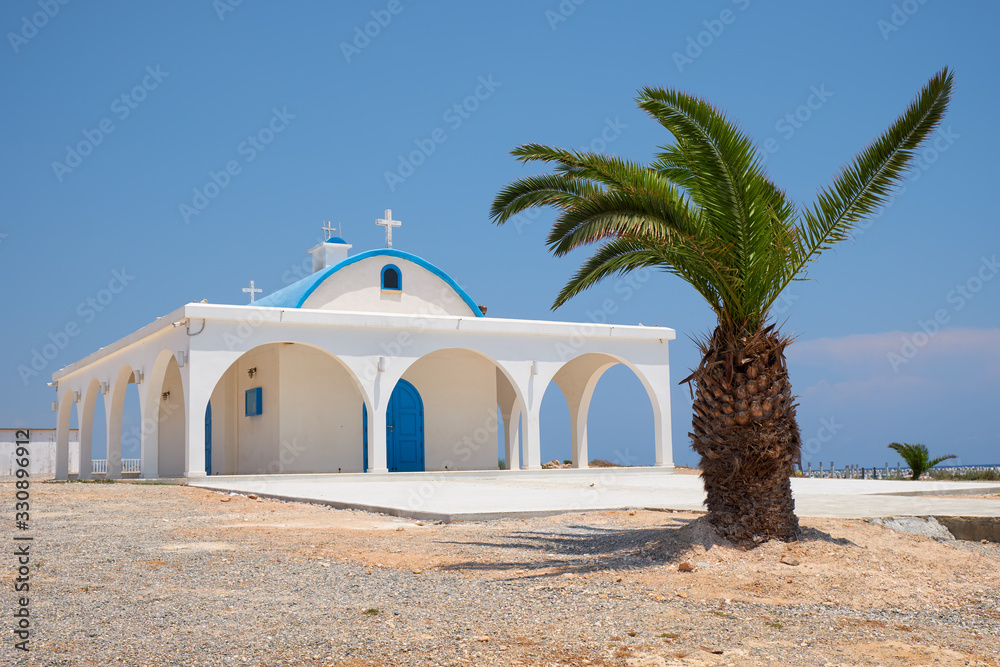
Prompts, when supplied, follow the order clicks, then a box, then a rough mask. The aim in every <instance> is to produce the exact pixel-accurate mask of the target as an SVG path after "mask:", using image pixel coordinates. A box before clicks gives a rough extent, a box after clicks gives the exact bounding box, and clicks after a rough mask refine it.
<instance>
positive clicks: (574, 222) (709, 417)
mask: <svg viewBox="0 0 1000 667" xmlns="http://www.w3.org/2000/svg"><path fill="white" fill-rule="evenodd" d="M952 82H953V75H952V73H951V72H949V71H948V69H943V70H941V71H940V72H938V73H937V74H936V75H934V77H933V78H931V80H930V81H929V82H928V83H927V85H926V86H924V88H923V89H922V91H921V92H920V94H919V95H918V96H917V97H916V98H915V99H914V100H913V102H911V104H910V106H909V107H908V108H907V109H906V111H905V112H904V113H903V114H902V115H901V116H900V117H899V118H898V119H897V120H896V121H895V122H894V123H893V124H892V125H891V126H890V127H889V129H888V130H886V131H885V133H883V134H882V135H881V136H879V137H878V138H877V139H875V140H874V141H873V142H872V143H871V144H869V145H868V146H867V147H866V148H865V149H864V150H863V151H861V152H860V153H859V154H858V155H857V156H856V157H855V158H854V159H853V161H852V162H851V163H850V164H848V165H847V166H845V167H844V168H843V169H842V170H841V172H840V173H839V174H838V175H837V177H836V178H835V179H834V180H833V183H832V184H831V185H829V186H828V187H826V188H824V189H822V190H821V191H820V192H819V194H818V196H817V198H816V200H815V201H814V202H813V203H811V204H810V205H808V206H805V207H801V208H796V207H795V206H794V205H793V204H792V202H790V201H789V200H788V199H787V197H786V196H785V194H784V192H782V191H781V190H780V189H778V187H777V186H776V185H775V184H774V183H773V182H772V181H771V180H770V178H768V176H767V173H766V171H765V169H764V166H763V164H762V161H761V158H760V156H759V154H758V153H757V151H756V149H755V148H754V145H753V143H752V142H751V140H750V138H749V137H748V136H747V135H746V134H744V133H743V132H742V130H740V128H739V127H738V126H737V125H736V124H735V123H734V122H732V121H730V120H728V119H727V118H726V116H725V115H724V114H723V112H722V111H720V110H719V109H717V108H715V107H713V106H712V105H710V104H709V103H708V102H706V101H705V100H702V99H699V98H696V97H693V96H690V95H687V94H684V93H681V92H677V91H674V90H663V89H660V88H644V89H642V90H641V91H639V96H638V98H637V99H636V102H637V103H638V105H639V107H640V108H641V109H643V110H644V111H645V112H646V113H648V114H649V115H650V116H652V117H653V118H654V119H655V120H656V121H658V122H659V123H660V124H661V125H662V126H663V127H664V128H666V129H667V130H668V131H669V132H670V133H671V134H672V135H673V138H674V143H672V144H669V145H665V146H661V147H659V152H658V153H657V154H656V159H655V160H654V161H653V162H652V163H650V164H640V163H636V162H633V161H630V160H626V159H624V158H620V157H616V156H610V155H602V154H597V153H592V152H586V151H571V150H564V149H562V148H556V147H551V146H545V145H540V144H534V143H532V144H525V145H523V146H520V147H518V148H516V149H515V150H514V151H512V155H514V156H515V157H516V158H517V159H518V160H519V161H520V162H534V161H539V162H548V163H553V164H554V166H555V170H554V172H553V173H548V174H542V175H538V176H531V177H527V178H522V179H519V180H516V181H514V182H512V183H510V184H509V185H507V186H506V187H504V188H503V189H502V190H501V191H500V192H499V193H498V194H497V196H496V198H495V200H494V202H493V206H492V209H491V211H490V214H491V216H492V219H493V221H494V222H496V223H497V224H502V223H504V222H505V221H507V220H509V219H510V218H511V217H512V216H514V215H516V214H518V213H520V212H521V211H524V210H526V209H529V208H531V207H544V206H552V207H554V208H556V209H557V210H558V211H559V214H558V216H557V218H556V220H555V222H554V224H553V226H552V229H551V232H550V233H549V236H548V240H547V243H548V246H549V249H550V250H551V252H552V253H553V254H555V255H564V254H566V253H568V252H570V251H571V250H573V249H575V248H579V247H581V246H585V245H589V244H593V243H602V245H601V246H600V247H599V248H598V249H597V251H596V252H595V253H594V255H593V256H592V257H590V258H589V259H588V260H587V261H585V262H584V263H583V265H582V266H581V267H580V269H579V270H578V271H577V273H576V274H575V275H574V276H573V277H572V278H571V279H570V280H569V282H568V283H567V284H566V286H565V287H564V288H563V289H562V291H561V292H560V293H559V295H558V297H557V298H556V300H555V303H554V305H553V309H555V308H558V307H559V306H561V305H562V304H564V303H566V301H568V300H569V299H570V298H572V297H573V296H575V295H577V294H579V293H580V292H582V291H583V290H585V289H587V288H588V287H591V286H593V285H594V284H596V283H598V282H599V281H601V280H602V279H604V278H606V277H608V276H611V275H616V274H625V273H628V272H630V271H634V270H636V269H641V268H644V267H658V268H660V269H662V270H664V271H666V272H668V273H672V274H674V275H677V276H679V277H680V278H682V279H683V280H685V281H686V282H688V283H689V284H690V285H691V286H692V287H694V288H695V290H697V291H698V293H699V294H701V295H702V297H704V299H705V300H706V301H707V302H708V304H709V306H710V307H711V308H712V310H713V311H714V312H715V315H716V316H717V318H718V325H717V326H716V327H715V330H714V331H713V332H712V334H711V335H710V336H706V337H705V338H703V339H699V341H698V344H699V346H700V349H701V353H702V359H701V362H700V363H699V365H698V367H697V368H696V369H695V370H694V372H693V373H692V374H691V375H690V376H689V377H688V378H686V380H682V382H685V381H688V382H692V381H693V382H694V384H695V387H696V395H695V397H694V417H693V432H692V433H691V434H690V435H691V439H692V444H693V446H694V449H695V451H696V452H697V453H698V454H699V455H700V456H701V469H702V479H703V481H704V485H705V490H706V492H707V496H708V500H707V505H708V510H709V512H708V519H709V521H711V523H712V524H713V525H714V526H715V527H716V528H717V530H718V531H719V532H720V533H721V534H722V535H724V536H725V537H727V538H729V539H731V540H734V541H737V542H739V543H742V544H746V545H753V544H756V543H759V542H762V541H764V540H767V539H771V538H779V539H783V540H792V539H795V538H796V536H797V534H798V520H797V519H796V517H795V512H794V509H795V504H794V502H793V500H792V494H791V486H790V484H789V477H790V476H791V474H792V472H793V464H792V462H793V460H794V459H795V458H796V457H797V456H798V454H799V449H800V437H799V428H798V425H797V423H796V420H795V399H794V396H793V395H792V391H791V385H790V383H789V380H788V372H787V369H786V365H785V348H786V347H787V346H788V345H789V343H790V342H791V339H790V337H788V336H785V335H782V334H781V333H780V332H779V331H778V329H777V327H776V325H775V324H774V323H772V322H770V321H769V316H770V311H771V307H772V305H773V304H774V302H775V299H777V298H778V295H779V294H781V291H782V290H783V289H785V287H787V286H788V284H789V283H790V282H792V281H793V280H803V279H805V278H806V271H807V268H808V266H809V263H810V262H812V261H814V260H815V259H816V258H817V257H818V256H819V254H820V253H821V252H822V251H824V250H826V249H828V248H830V247H831V246H832V245H834V244H835V243H837V242H838V241H842V240H844V239H846V238H848V237H849V236H850V234H851V231H852V230H853V229H854V227H855V225H857V224H858V223H859V222H860V221H861V220H863V219H864V218H865V217H867V216H870V215H872V214H873V213H874V212H875V211H877V210H878V209H879V208H880V207H881V206H883V205H884V204H885V203H886V202H887V201H888V200H889V198H890V197H891V196H892V193H893V191H894V189H895V187H896V186H897V185H898V184H899V182H900V180H901V179H902V177H903V175H904V173H905V172H906V170H907V168H908V165H909V164H910V163H911V161H912V160H913V158H914V156H915V155H916V154H917V151H918V149H919V148H920V146H921V144H922V143H923V141H924V140H925V139H926V138H927V137H928V136H929V135H930V134H931V133H932V132H933V131H934V129H935V128H936V127H937V126H938V124H939V123H940V121H941V118H942V117H943V115H944V112H945V109H946V108H947V105H948V100H949V97H950V95H951V89H952Z"/></svg>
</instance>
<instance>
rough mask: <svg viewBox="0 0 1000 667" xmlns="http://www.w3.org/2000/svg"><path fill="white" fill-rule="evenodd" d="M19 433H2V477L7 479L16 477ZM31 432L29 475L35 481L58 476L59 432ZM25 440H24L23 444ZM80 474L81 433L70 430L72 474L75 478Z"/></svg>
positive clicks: (51, 430)
mask: <svg viewBox="0 0 1000 667" xmlns="http://www.w3.org/2000/svg"><path fill="white" fill-rule="evenodd" d="M18 430H19V429H13V428H3V429H0V477H8V476H11V475H13V474H14V473H15V471H16V470H17V464H16V463H15V459H16V458H18V457H17V456H16V453H17V443H16V441H17V440H18V438H17V437H16V436H17V431H18ZM27 430H28V443H29V444H28V452H29V462H28V473H29V474H30V475H31V476H32V477H36V476H47V475H54V474H55V472H56V430H55V429H54V428H35V429H27ZM23 439H24V438H21V440H23ZM79 470H80V431H79V430H77V429H71V430H70V432H69V471H70V473H72V474H76V473H77V472H78V471H79Z"/></svg>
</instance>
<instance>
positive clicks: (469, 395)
mask: <svg viewBox="0 0 1000 667" xmlns="http://www.w3.org/2000/svg"><path fill="white" fill-rule="evenodd" d="M399 379H404V380H407V381H408V382H410V383H411V384H413V386H414V387H416V389H417V391H418V392H420V395H421V398H422V399H423V401H424V420H425V421H424V423H425V465H426V468H425V469H426V470H496V468H497V456H496V454H497V443H498V433H499V430H500V428H501V424H502V426H503V429H504V433H505V440H506V442H505V452H506V457H505V465H506V466H510V465H512V463H513V461H514V460H516V458H517V456H518V455H519V452H518V446H517V443H518V439H517V435H516V432H517V423H518V418H519V416H520V414H521V412H522V411H523V410H524V397H523V396H522V393H521V389H520V387H519V386H518V384H517V383H516V382H515V381H514V378H512V377H511V375H510V372H509V370H508V369H507V368H505V367H504V366H503V365H502V364H501V363H499V362H498V361H497V360H496V359H494V358H493V357H491V356H490V355H488V354H486V353H484V352H482V351H480V350H477V349H474V348H468V347H451V348H441V349H436V350H433V351H431V352H428V353H426V354H424V355H422V356H420V357H419V358H417V359H414V360H413V361H411V362H410V363H409V364H407V365H406V367H405V368H403V369H402V372H401V373H399V375H398V377H396V379H395V380H393V381H392V382H387V383H386V389H387V390H388V391H389V394H390V395H391V393H392V389H393V388H394V386H395V383H396V381H398V380H399ZM498 406H499V411H500V415H501V416H500V418H499V419H498V417H497V410H498ZM511 425H513V428H512V426H511Z"/></svg>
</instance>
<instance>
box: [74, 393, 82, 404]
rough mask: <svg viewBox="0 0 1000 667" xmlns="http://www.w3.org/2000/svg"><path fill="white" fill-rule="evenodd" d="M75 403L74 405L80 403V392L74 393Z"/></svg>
mask: <svg viewBox="0 0 1000 667" xmlns="http://www.w3.org/2000/svg"><path fill="white" fill-rule="evenodd" d="M73 402H74V403H79V402H80V392H78V391H74V392H73Z"/></svg>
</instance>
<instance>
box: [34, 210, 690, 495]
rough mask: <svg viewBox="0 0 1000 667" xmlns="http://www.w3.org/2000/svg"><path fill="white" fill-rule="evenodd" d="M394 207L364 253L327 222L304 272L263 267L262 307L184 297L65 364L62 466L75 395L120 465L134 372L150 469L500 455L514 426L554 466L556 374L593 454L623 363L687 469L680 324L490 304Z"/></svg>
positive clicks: (61, 474)
mask: <svg viewBox="0 0 1000 667" xmlns="http://www.w3.org/2000/svg"><path fill="white" fill-rule="evenodd" d="M377 223H378V224H380V225H382V226H383V227H385V233H386V247H385V248H383V249H376V250H368V251H365V252H359V253H356V254H352V252H351V250H352V246H351V245H350V244H349V243H347V242H346V241H345V240H344V239H343V238H340V237H339V236H333V235H332V232H334V231H335V230H333V229H331V228H330V227H329V226H327V227H325V228H324V229H325V230H326V232H327V236H328V237H329V238H328V239H327V240H326V241H325V242H323V243H320V244H318V245H316V246H315V247H313V248H311V249H310V250H309V253H310V254H311V255H312V268H313V272H312V274H311V275H309V276H307V277H305V278H303V279H302V280H299V281H298V282H295V283H293V284H291V285H288V286H287V287H284V288H283V289H280V290H278V291H276V292H273V293H271V294H268V295H267V296H264V297H263V298H256V294H257V293H259V292H260V290H259V289H258V288H256V287H255V286H254V285H253V283H251V285H250V287H249V288H247V289H244V292H248V293H249V299H250V303H249V304H247V305H216V304H207V303H189V304H186V305H183V306H181V307H180V308H178V309H177V310H175V311H173V312H172V313H170V314H168V315H165V316H163V317H160V318H157V320H156V321H155V322H151V323H150V324H148V325H146V326H145V327H143V328H141V329H139V330H138V331H136V332H134V333H132V334H129V335H128V336H126V337H124V338H122V339H120V340H118V341H117V342H115V343H113V344H111V345H108V346H107V347H103V348H101V349H100V350H98V351H96V352H94V353H93V354H91V355H89V356H87V357H85V358H84V359H81V360H80V361H77V362H76V363H73V364H70V365H69V366H66V367H65V368H62V369H60V370H59V371H57V372H56V373H54V374H53V376H52V377H53V381H54V382H55V384H56V393H57V400H56V402H55V403H54V409H55V410H56V413H57V434H56V439H57V448H56V451H57V460H56V478H57V479H67V478H69V476H70V468H69V462H70V459H71V456H70V451H69V436H70V424H71V416H72V411H73V410H74V409H75V410H76V415H77V424H78V427H79V461H80V465H79V473H78V477H79V478H80V479H88V478H90V477H91V476H92V475H93V474H94V472H93V469H92V467H91V466H90V465H88V462H90V460H91V458H92V457H91V452H92V449H93V446H92V445H93V443H92V432H93V421H94V414H95V407H96V405H97V401H104V408H105V416H106V419H107V429H106V433H107V450H106V451H107V461H106V472H105V474H106V475H107V477H108V478H111V479H114V478H120V477H121V475H122V457H121V436H122V432H121V431H122V414H123V406H124V400H125V392H126V389H127V387H128V385H129V384H135V385H136V388H137V389H138V395H139V410H140V417H141V436H140V460H139V462H138V463H139V465H138V472H139V474H140V475H141V476H142V477H145V478H160V477H182V478H191V479H193V478H199V477H204V476H206V475H213V476H215V475H261V474H264V475H270V474H297V473H309V474H317V473H331V474H345V473H369V474H372V473H374V474H388V475H390V476H391V473H400V472H421V471H462V470H496V469H497V458H498V457H497V450H498V437H499V433H500V430H499V429H500V426H501V425H502V429H503V431H502V432H503V434H504V443H503V448H504V453H505V456H504V461H505V467H506V468H508V469H512V470H537V469H540V468H541V464H542V462H541V453H540V452H541V447H540V442H539V412H540V409H541V402H542V397H543V395H544V394H545V390H546V388H547V387H548V386H549V384H550V383H553V382H554V383H555V384H556V385H557V386H558V387H559V389H560V390H561V391H562V393H563V394H564V396H565V398H566V402H567V405H568V407H569V412H570V436H571V442H572V448H573V455H572V456H573V465H574V466H576V467H586V466H587V461H588V460H589V459H588V452H587V415H588V411H589V408H590V402H591V397H592V396H593V393H594V389H595V387H596V385H597V382H598V380H599V379H600V378H601V375H602V374H603V373H604V372H605V371H606V370H607V369H609V368H610V367H612V366H614V365H615V364H624V365H626V366H627V367H628V368H629V369H631V371H632V372H633V373H635V375H636V376H637V377H638V379H639V381H640V382H641V383H642V385H643V387H644V388H645V390H646V393H647V395H648V397H649V401H650V404H651V406H652V415H653V422H654V423H653V438H654V442H653V443H651V444H652V446H653V448H654V450H655V465H656V466H658V467H662V468H666V469H672V468H673V463H672V461H673V459H672V449H671V437H670V388H671V386H670V364H669V354H668V349H669V343H670V341H671V340H673V339H674V338H675V332H674V330H673V329H669V328H665V327H643V326H621V325H612V324H597V323H569V322H546V321H535V320H518V319H501V318H494V317H487V316H486V312H485V311H486V309H485V308H481V307H480V306H478V305H477V303H476V302H475V301H474V300H473V299H472V297H470V296H469V294H467V293H466V292H465V290H463V289H462V288H461V287H460V286H459V285H458V284H457V283H456V282H455V281H454V280H453V279H452V278H451V277H449V276H448V274H447V273H445V272H444V271H442V270H441V269H439V268H438V267H437V266H435V265H434V264H431V263H430V262H428V261H426V260H424V259H422V258H420V257H417V256H416V255H413V254H410V253H408V252H405V251H402V250H398V249H395V248H393V244H392V241H393V239H392V231H393V228H398V227H399V225H400V223H399V221H396V220H393V219H392V214H391V211H386V212H385V217H384V218H382V219H379V220H378V221H377ZM498 414H499V415H500V417H499V418H498ZM73 453H74V454H75V453H76V452H73ZM73 458H74V459H75V458H76V457H75V456H74V457H73Z"/></svg>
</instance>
